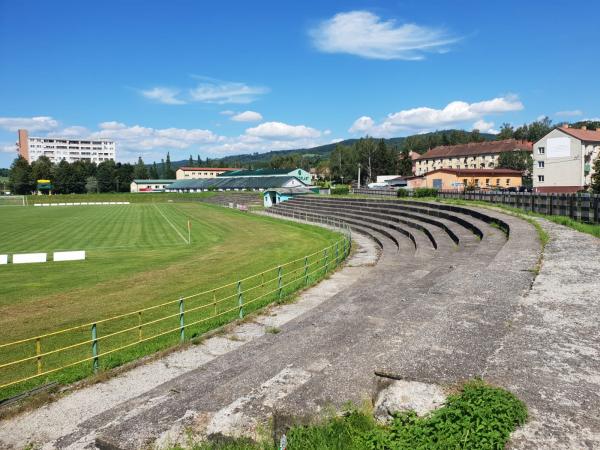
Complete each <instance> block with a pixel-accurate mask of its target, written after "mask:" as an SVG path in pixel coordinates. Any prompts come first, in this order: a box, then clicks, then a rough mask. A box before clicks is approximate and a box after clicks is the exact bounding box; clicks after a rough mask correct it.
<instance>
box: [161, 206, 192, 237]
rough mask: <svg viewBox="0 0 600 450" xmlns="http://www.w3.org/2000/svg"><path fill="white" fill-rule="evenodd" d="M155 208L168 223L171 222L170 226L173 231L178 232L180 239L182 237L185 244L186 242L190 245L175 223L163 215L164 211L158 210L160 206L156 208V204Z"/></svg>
mask: <svg viewBox="0 0 600 450" xmlns="http://www.w3.org/2000/svg"><path fill="white" fill-rule="evenodd" d="M154 207H155V208H156V210H157V211H158V212H159V214H160V215H161V216H163V217H164V218H165V220H166V221H167V222H169V225H171V228H173V229H174V230H175V231H176V232H177V234H178V235H179V237H180V238H181V239H183V242H185V243H186V244H189V242H188V240H187V239H186V238H185V237H184V236H183V234H181V233H180V232H179V230H178V229H177V228H176V227H175V225H173V222H171V221H170V220H169V218H168V217H167V216H165V215H164V214H163V212H162V211H161V210H160V209H159V208H158V206H156V203H155V204H154Z"/></svg>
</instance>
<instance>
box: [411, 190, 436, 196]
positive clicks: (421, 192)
mask: <svg viewBox="0 0 600 450" xmlns="http://www.w3.org/2000/svg"><path fill="white" fill-rule="evenodd" d="M437 193H438V190H437V189H435V188H416V189H415V190H414V191H413V197H437Z"/></svg>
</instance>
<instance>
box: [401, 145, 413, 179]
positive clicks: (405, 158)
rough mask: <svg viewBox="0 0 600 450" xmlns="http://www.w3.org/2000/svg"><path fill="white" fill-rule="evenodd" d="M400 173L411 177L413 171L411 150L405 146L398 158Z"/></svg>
mask: <svg viewBox="0 0 600 450" xmlns="http://www.w3.org/2000/svg"><path fill="white" fill-rule="evenodd" d="M398 173H399V174H400V175H402V176H403V177H409V176H411V175H412V174H413V173H412V159H411V157H410V150H409V149H408V148H407V147H405V148H403V149H402V151H401V152H400V156H399V160H398Z"/></svg>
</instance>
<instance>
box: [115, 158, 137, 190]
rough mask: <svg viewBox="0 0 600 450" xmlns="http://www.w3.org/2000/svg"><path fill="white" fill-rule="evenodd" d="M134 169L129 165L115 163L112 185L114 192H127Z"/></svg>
mask: <svg viewBox="0 0 600 450" xmlns="http://www.w3.org/2000/svg"><path fill="white" fill-rule="evenodd" d="M133 171H134V167H133V166H132V165H131V164H129V163H125V164H122V163H117V164H116V165H115V173H114V177H115V178H114V183H115V192H129V189H130V187H131V182H132V181H133V179H134V176H133Z"/></svg>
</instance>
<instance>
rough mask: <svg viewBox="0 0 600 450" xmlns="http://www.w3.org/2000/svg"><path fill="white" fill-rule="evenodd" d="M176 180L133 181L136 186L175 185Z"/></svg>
mask: <svg viewBox="0 0 600 450" xmlns="http://www.w3.org/2000/svg"><path fill="white" fill-rule="evenodd" d="M175 181H176V180H133V182H134V183H137V184H167V183H175Z"/></svg>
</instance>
